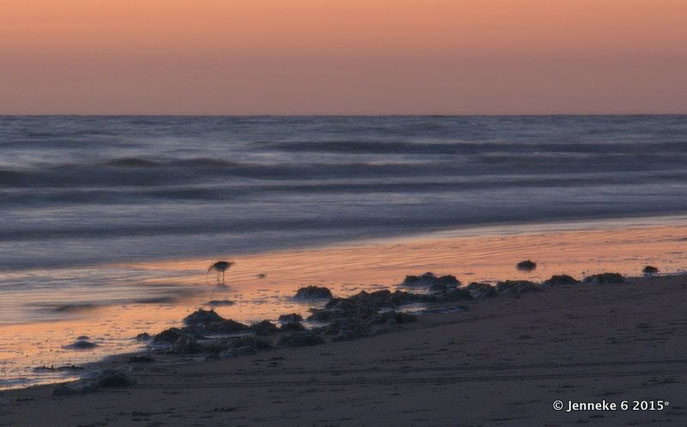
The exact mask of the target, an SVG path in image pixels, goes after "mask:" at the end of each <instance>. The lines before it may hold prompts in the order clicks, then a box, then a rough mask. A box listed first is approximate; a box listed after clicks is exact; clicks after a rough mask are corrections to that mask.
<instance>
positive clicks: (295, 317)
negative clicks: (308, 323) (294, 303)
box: [277, 313, 303, 323]
mask: <svg viewBox="0 0 687 427" xmlns="http://www.w3.org/2000/svg"><path fill="white" fill-rule="evenodd" d="M277 320H279V322H280V323H297V322H302V321H303V316H301V315H300V314H298V313H291V314H282V315H281V316H279V319H277Z"/></svg>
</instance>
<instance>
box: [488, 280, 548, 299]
mask: <svg viewBox="0 0 687 427" xmlns="http://www.w3.org/2000/svg"><path fill="white" fill-rule="evenodd" d="M538 290H539V288H537V285H536V284H534V283H532V282H530V281H527V280H506V281H504V282H498V283H497V284H496V293H497V294H504V295H520V294H523V293H526V292H536V291H538Z"/></svg>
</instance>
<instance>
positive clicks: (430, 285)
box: [401, 272, 460, 293]
mask: <svg viewBox="0 0 687 427" xmlns="http://www.w3.org/2000/svg"><path fill="white" fill-rule="evenodd" d="M401 286H403V287H406V288H427V289H429V290H430V291H432V292H438V293H443V292H448V291H449V290H451V289H453V288H455V287H457V286H460V281H458V279H456V277H455V276H452V275H450V274H449V275H446V276H441V277H437V276H435V275H434V273H429V272H428V273H425V274H423V275H422V276H406V278H405V279H404V280H403V282H402V283H401Z"/></svg>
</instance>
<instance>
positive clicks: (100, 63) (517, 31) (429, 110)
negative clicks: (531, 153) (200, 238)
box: [0, 0, 687, 114]
mask: <svg viewBox="0 0 687 427" xmlns="http://www.w3.org/2000/svg"><path fill="white" fill-rule="evenodd" d="M686 23H687V0H30V1H28V0H0V114H567V113H575V114H604V113H611V114H620V113H655V114H659V113H687V78H686V76H687V24H686Z"/></svg>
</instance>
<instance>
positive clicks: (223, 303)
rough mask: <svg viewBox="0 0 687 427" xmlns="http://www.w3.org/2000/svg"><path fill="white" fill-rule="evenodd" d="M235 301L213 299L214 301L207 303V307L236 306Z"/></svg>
mask: <svg viewBox="0 0 687 427" xmlns="http://www.w3.org/2000/svg"><path fill="white" fill-rule="evenodd" d="M234 304H235V303H234V301H229V300H228V299H222V300H218V299H213V300H212V301H208V302H206V303H205V305H207V306H210V307H225V306H228V305H234Z"/></svg>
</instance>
